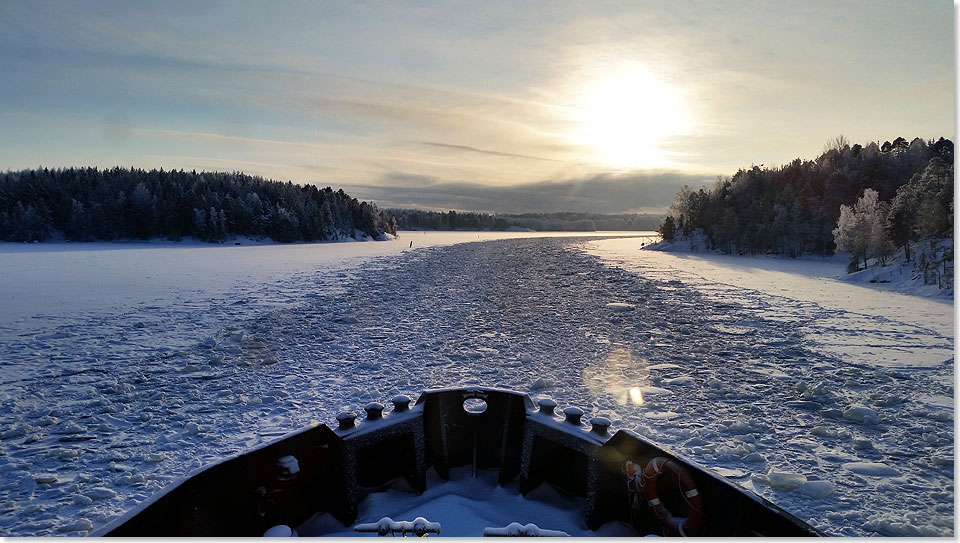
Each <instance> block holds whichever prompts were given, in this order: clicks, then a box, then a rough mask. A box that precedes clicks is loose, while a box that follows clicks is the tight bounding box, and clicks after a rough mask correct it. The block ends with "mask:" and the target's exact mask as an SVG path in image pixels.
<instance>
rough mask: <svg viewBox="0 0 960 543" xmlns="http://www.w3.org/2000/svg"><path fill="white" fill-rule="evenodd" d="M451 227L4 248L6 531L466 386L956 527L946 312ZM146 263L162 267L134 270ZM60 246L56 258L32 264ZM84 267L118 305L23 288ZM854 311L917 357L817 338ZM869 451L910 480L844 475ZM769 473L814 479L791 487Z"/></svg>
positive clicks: (905, 528) (846, 512)
mask: <svg viewBox="0 0 960 543" xmlns="http://www.w3.org/2000/svg"><path fill="white" fill-rule="evenodd" d="M477 235H478V234H475V233H474V234H454V235H451V237H448V238H444V239H446V240H452V239H453V237H452V236H460V239H459V240H460V241H476V239H475V237H476V236H477ZM418 236H423V237H422V238H420V237H418ZM431 236H438V237H439V238H443V236H442V235H438V234H420V233H403V234H402V235H401V237H400V239H399V240H396V241H393V242H384V243H376V244H374V243H369V244H331V245H323V246H317V245H312V246H311V245H295V246H281V247H279V248H278V247H275V246H267V247H254V248H249V247H236V248H233V247H213V248H209V247H208V248H206V249H205V250H197V249H192V248H178V247H172V248H168V247H165V246H161V247H150V248H149V249H147V250H148V251H159V252H161V253H164V252H165V253H166V254H165V255H154V254H150V255H143V256H142V259H141V258H140V257H137V258H133V257H131V256H130V255H128V254H126V253H127V251H126V250H124V251H109V250H108V251H101V252H100V253H98V254H97V255H96V256H95V257H94V256H89V257H88V258H91V259H96V260H99V261H100V262H101V264H100V265H101V266H102V267H103V268H104V269H107V270H110V269H115V270H117V275H118V280H122V281H126V283H123V286H122V287H118V288H116V289H113V290H111V287H110V285H100V284H99V283H98V282H97V281H95V280H93V279H95V278H93V279H91V278H87V279H84V278H85V277H86V276H85V275H84V273H91V270H95V269H96V266H94V265H93V264H91V261H90V260H88V261H86V262H84V260H83V258H84V257H83V256H82V255H80V256H78V255H76V254H72V253H73V252H75V251H71V250H64V251H62V252H63V253H64V254H63V255H61V257H62V258H69V259H79V262H75V263H74V264H75V265H69V266H68V265H67V264H65V261H64V260H58V259H57V258H56V257H50V256H44V255H45V254H49V253H56V252H57V250H52V251H47V252H44V251H40V250H39V249H37V248H35V246H16V247H17V250H9V249H7V248H3V249H0V251H4V252H3V254H0V273H2V272H7V271H10V272H12V273H14V274H18V273H19V275H6V274H4V275H2V276H3V277H4V278H5V279H4V282H3V285H2V286H0V288H2V290H0V292H2V293H3V296H4V298H3V299H5V300H6V299H8V298H7V297H8V296H10V295H12V299H13V300H15V301H17V300H19V302H18V304H19V305H17V306H16V307H17V308H19V309H17V311H18V313H17V317H16V318H13V319H10V320H8V321H4V323H3V325H2V327H0V352H2V353H3V356H4V365H3V366H2V370H0V372H2V373H0V381H2V382H4V383H5V384H4V387H3V388H2V389H0V485H2V486H0V534H3V535H48V534H63V535H71V534H83V533H86V532H87V531H88V530H89V529H91V528H92V527H94V526H100V525H102V524H103V523H105V522H106V521H107V520H108V519H110V518H112V517H113V516H115V515H117V514H119V513H121V512H122V511H125V510H127V509H129V508H131V507H133V506H134V505H135V504H137V503H139V502H141V501H143V500H144V499H146V498H147V497H148V496H149V495H150V494H152V493H154V492H156V491H157V490H159V489H160V488H162V487H163V486H164V485H165V484H167V483H168V482H170V481H172V480H175V478H176V477H178V476H180V475H183V474H185V473H187V472H189V471H191V470H192V469H194V468H196V467H198V466H200V465H203V464H207V463H210V462H212V461H214V460H217V459H220V458H223V457H225V456H228V455H230V454H233V453H236V452H239V451H241V450H244V449H247V448H249V447H251V446H253V445H255V444H256V443H259V442H262V441H265V440H268V439H271V438H274V437H276V436H280V435H283V434H285V433H288V432H290V431H291V430H293V429H296V428H299V427H301V426H304V425H307V424H309V423H310V422H311V421H313V420H318V421H321V422H327V423H332V422H333V421H334V416H335V414H336V413H337V412H338V411H341V410H343V409H345V408H349V409H351V410H357V409H359V408H360V407H361V406H362V405H364V404H365V403H367V402H369V401H383V400H384V399H386V398H389V397H391V396H393V395H394V394H397V393H406V394H408V395H411V396H414V397H415V396H416V395H417V394H418V393H419V392H420V391H421V390H423V389H425V388H428V387H438V386H455V385H465V384H483V385H489V386H501V387H509V388H515V389H518V390H521V391H525V392H529V393H530V394H531V395H532V396H534V397H537V396H540V395H550V396H552V397H553V398H554V399H556V400H557V401H558V402H559V403H560V409H562V408H563V407H566V406H570V405H576V406H579V407H581V408H583V409H584V410H585V411H586V412H587V415H586V417H585V418H589V417H590V416H594V415H597V414H601V415H604V416H607V417H608V418H610V419H611V420H613V422H614V427H615V428H618V427H619V428H630V429H635V430H637V431H638V432H640V433H643V434H645V435H649V436H651V437H653V438H654V439H655V440H658V441H660V442H661V443H663V444H665V445H667V446H669V447H671V448H673V449H674V450H677V451H678V452H680V453H681V454H684V455H686V456H688V457H690V458H691V459H692V460H694V461H697V462H701V463H703V464H705V465H708V466H711V467H718V468H722V469H723V470H725V471H724V472H725V473H728V474H730V475H729V476H730V477H731V479H732V480H733V481H735V482H737V483H739V484H741V485H743V486H745V487H747V488H751V489H753V490H755V491H756V492H758V493H761V494H763V495H764V496H765V497H768V498H770V499H772V500H773V501H774V502H776V503H778V504H780V505H782V506H784V507H786V508H787V509H789V510H791V511H792V512H794V513H796V514H798V515H799V516H800V517H801V518H804V519H808V520H809V521H810V522H812V523H813V524H815V525H816V526H818V527H819V528H821V529H823V530H825V531H826V532H828V533H830V534H833V535H869V534H873V533H883V534H900V535H915V534H938V535H952V534H953V519H954V510H953V496H954V488H953V462H952V458H953V407H952V405H953V404H952V401H945V399H946V398H952V395H953V355H952V342H953V337H952V305H949V304H943V303H942V302H935V301H934V302H931V301H930V300H923V299H919V298H909V297H904V298H903V299H898V300H894V299H893V298H891V297H890V295H889V294H884V296H885V297H886V299H884V297H877V299H875V300H874V299H871V298H869V294H870V293H872V292H874V291H872V289H859V290H858V292H857V294H856V295H855V296H853V298H852V299H849V300H848V301H849V302H851V304H853V303H856V304H857V305H850V307H852V308H853V310H852V311H851V310H850V307H846V306H844V300H843V299H842V298H840V296H843V297H846V298H850V295H849V290H848V289H854V288H857V287H852V286H850V285H842V289H838V290H836V291H835V292H832V291H829V289H830V288H832V285H833V282H832V281H828V280H826V279H818V278H817V277H819V276H822V275H824V274H823V273H822V268H820V269H821V272H820V275H817V274H814V275H813V277H812V278H811V274H810V273H809V271H810V270H808V271H807V273H806V274H797V273H793V274H788V273H783V272H782V271H781V272H775V271H771V270H770V267H771V266H772V267H776V266H786V265H788V264H790V263H789V262H783V263H780V264H777V263H776V262H774V263H773V264H771V263H769V262H763V263H756V262H755V263H751V262H750V261H749V260H740V261H737V260H734V261H731V262H729V263H728V262H722V261H717V260H710V259H704V258H698V257H681V258H678V257H676V256H675V255H663V254H662V253H656V252H650V251H644V252H642V253H641V252H640V251H636V250H629V251H628V250H626V249H623V252H622V254H621V253H618V251H620V250H621V249H622V248H623V247H625V246H627V245H628V244H622V243H619V242H613V241H611V242H606V241H604V242H589V241H587V240H572V239H563V238H543V237H539V238H536V237H533V238H531V237H529V236H530V235H526V236H519V235H517V236H515V237H516V238H521V239H511V240H503V241H492V242H488V243H479V244H477V243H468V244H459V245H452V246H433V247H428V248H422V249H417V247H418V246H419V247H424V246H425V245H427V244H428V243H429V241H428V240H429V239H430V238H431ZM507 236H509V234H507ZM411 239H412V240H413V241H414V249H417V250H413V251H410V250H408V245H409V241H410V240H411ZM438 243H443V241H442V240H440V241H439V242H438ZM355 245H359V246H363V248H362V250H361V248H355V247H353V246H355ZM636 245H639V242H637V243H636ZM20 247H23V249H21V248H20ZM327 247H334V248H339V247H348V248H350V250H351V251H361V252H362V251H369V252H368V253H364V254H361V255H358V256H343V257H342V258H339V257H336V256H335V255H334V256H325V255H324V254H323V252H322V251H324V250H326V248H327ZM374 247H379V248H377V249H374ZM138 250H139V249H135V250H134V251H138ZM32 251H36V253H34V252H32ZM178 251H183V252H178ZM188 251H193V252H188ZM231 251H244V252H243V254H242V256H236V257H232V256H228V253H229V252H231ZM260 251H264V252H260ZM300 251H302V253H301V252H300ZM378 251H380V252H383V253H392V254H387V255H385V256H381V257H379V258H374V257H375V255H376V254H377V252H378ZM585 251H586V252H585ZM80 252H83V251H80ZM295 253H296V254H295ZM589 253H595V254H589ZM597 253H602V256H603V259H602V260H601V259H599V258H598V256H596V254H597ZM22 255H26V258H20V257H21V256H22ZM618 255H619V256H618ZM668 256H669V257H671V258H674V259H676V262H680V263H681V264H683V263H685V264H686V266H685V267H684V266H682V265H680V264H675V263H671V261H669V260H667V259H666V257H668ZM186 258H192V259H195V260H196V261H197V262H196V263H195V266H196V269H197V270H203V271H202V275H200V274H201V272H197V273H198V275H193V273H194V272H192V271H191V268H190V266H186V265H184V264H182V259H186ZM337 258H339V260H337ZM143 260H146V261H148V262H150V263H151V265H152V266H155V268H149V269H151V270H154V269H155V270H156V272H155V273H151V275H152V278H151V280H145V279H143V278H142V277H137V276H136V275H137V274H138V273H143V272H142V271H138V270H142V269H144V268H137V267H136V266H137V265H138V264H136V263H137V262H141V261H143ZM41 261H42V265H43V266H47V267H48V268H50V267H52V268H54V269H53V270H52V271H51V270H50V269H47V268H44V269H37V270H35V271H34V273H30V272H29V271H28V270H24V269H23V268H28V267H32V266H36V265H38V262H41ZM361 264H362V266H361ZM815 264H816V263H806V264H804V263H800V265H802V266H814V267H816V266H815ZM125 266H126V267H127V269H128V273H129V274H130V275H132V276H133V277H129V278H124V277H123V273H122V272H121V271H120V270H122V269H123V268H124V267H125ZM760 266H763V268H761V267H760ZM66 267H69V268H70V269H73V270H78V273H79V276H78V277H77V278H74V279H69V280H66V279H65V281H71V280H72V281H73V282H74V283H73V286H74V287H76V286H77V285H81V286H82V284H83V283H84V281H87V282H89V283H90V284H92V285H94V288H95V289H98V290H96V292H101V293H104V296H105V297H106V299H105V300H104V301H103V303H102V304H100V303H99V302H97V301H96V299H95V297H92V298H90V299H87V300H86V301H81V302H74V303H72V305H71V304H68V305H66V306H65V307H64V308H63V309H60V310H58V308H57V307H56V305H55V303H54V302H55V301H56V297H50V300H48V301H41V302H42V303H41V305H39V306H37V307H38V309H35V310H31V309H30V307H31V306H30V304H29V303H26V304H23V303H22V302H23V300H24V299H27V300H29V298H30V292H31V291H32V292H34V293H37V292H38V291H42V288H43V287H42V285H39V284H37V283H34V282H32V281H33V279H31V277H37V278H38V279H37V280H42V279H44V278H46V279H51V280H57V278H58V277H59V275H58V274H60V273H61V272H62V270H63V269H64V268H66ZM84 270H86V271H84ZM840 271H841V272H842V270H840ZM188 273H190V274H191V275H187V274H188ZM211 273H213V274H216V277H215V278H210V277H209V275H210V274H211ZM777 274H779V275H777ZM731 276H736V277H739V279H738V280H737V281H739V283H738V282H737V281H734V280H732V279H731ZM8 277H16V278H19V279H18V281H20V283H14V282H13V280H10V279H7V278H8ZM88 279H89V280H88ZM805 281H806V283H805ZM811 281H813V282H814V283H815V284H816V286H815V287H814V286H811V283H810V282H811ZM140 287H143V289H144V292H140V291H139V290H137V288H140ZM783 288H786V290H780V289H783ZM127 289H131V290H129V291H128V290H127ZM822 289H826V290H825V291H824V292H823V293H821V292H820V290H822ZM66 290H67V291H70V289H66ZM73 290H74V291H78V290H79V289H77V288H74V289H73ZM18 296H19V297H18ZM80 296H81V297H82V296H83V295H82V294H81V295H80ZM124 297H129V298H130V299H129V300H124ZM894 302H896V303H898V304H900V306H899V307H900V308H899V309H897V310H893V309H890V304H891V303H894ZM927 303H934V304H935V305H932V306H926V305H924V304H927ZM608 304H626V305H628V306H632V309H630V310H622V309H613V308H623V307H626V306H624V305H616V306H613V307H612V308H611V307H610V306H608ZM870 304H873V305H872V306H871V305H870ZM884 304H886V305H884ZM936 304H938V305H936ZM945 312H947V313H949V314H948V315H944V313H945ZM871 319H872V320H871ZM848 322H849V323H851V326H859V324H862V323H863V322H878V323H884V324H885V326H887V329H888V330H889V331H890V332H891V333H894V334H896V333H899V334H903V337H904V344H905V345H906V346H907V347H905V352H904V353H898V354H897V355H896V357H895V359H892V358H891V357H890V355H884V354H883V351H885V350H887V347H884V346H882V345H880V344H876V345H875V346H873V347H872V349H873V350H874V351H875V352H874V353H865V351H866V350H868V349H857V348H850V349H849V352H850V354H849V355H848V354H847V353H846V352H845V351H839V350H837V349H836V348H835V343H837V342H836V341H834V340H833V339H831V341H829V342H828V341H824V340H823V338H824V337H830V338H836V337H840V338H844V337H846V341H845V342H842V343H843V344H845V345H847V344H853V345H854V346H856V345H857V342H858V341H860V342H861V343H866V342H870V343H871V344H873V341H874V339H873V338H864V337H862V334H863V333H865V332H863V330H866V329H867V327H864V328H863V330H861V329H860V328H857V329H854V330H855V331H853V332H850V331H847V329H845V328H844V326H845V323H848ZM858 323H859V324H858ZM947 324H949V325H950V326H949V327H948V326H946V325H947ZM877 352H879V353H881V354H880V355H877ZM930 358H934V359H936V360H938V362H935V361H931V360H929V359H930ZM856 407H863V408H866V409H869V410H871V411H872V412H874V413H875V414H876V417H875V419H876V420H873V418H871V417H870V416H869V412H867V411H863V410H860V409H855V410H854V411H851V408H856ZM846 412H850V416H847V417H845V416H844V413H846ZM855 414H861V415H864V416H861V417H860V420H859V421H858V420H855V419H856V417H854V418H851V417H853V416H854V415H855ZM867 421H869V422H867ZM858 463H859V464H867V463H876V464H883V465H885V466H889V467H890V468H892V469H895V470H896V471H897V472H898V473H899V475H898V476H884V477H877V476H871V475H864V474H862V473H857V472H856V471H853V470H850V469H847V468H845V467H844V466H845V465H855V464H858ZM861 471H862V470H861ZM769 473H794V474H798V475H800V476H803V477H804V481H805V482H804V483H802V484H800V485H799V486H797V487H795V488H793V489H792V490H787V489H785V488H779V487H776V485H773V486H771V485H770V484H768V483H769V477H768V475H767V474H769ZM798 480H799V477H798ZM777 481H779V479H777ZM818 481H823V482H820V483H818ZM824 482H825V483H824ZM826 483H829V484H826ZM106 491H110V492H106ZM112 493H115V494H112ZM904 507H907V509H908V511H907V512H906V513H904V512H903V509H904ZM378 518H379V517H378ZM394 518H397V517H394ZM374 520H377V519H374ZM431 520H432V519H431ZM517 520H518V521H523V522H527V520H525V519H517ZM540 526H541V527H546V528H550V527H551V526H549V525H548V524H545V523H541V524H540Z"/></svg>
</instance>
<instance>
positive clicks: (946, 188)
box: [657, 136, 954, 282]
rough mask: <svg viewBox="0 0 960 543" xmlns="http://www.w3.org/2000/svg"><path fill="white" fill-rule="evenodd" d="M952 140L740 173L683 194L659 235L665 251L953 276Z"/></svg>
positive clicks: (878, 147)
mask: <svg viewBox="0 0 960 543" xmlns="http://www.w3.org/2000/svg"><path fill="white" fill-rule="evenodd" d="M953 153H954V150H953V142H952V141H950V140H948V139H944V138H940V139H938V140H936V141H933V140H930V141H924V140H922V139H920V138H915V139H913V140H912V141H907V140H906V139H904V138H896V139H895V140H893V141H892V142H890V141H887V142H884V143H883V144H878V143H875V142H874V143H869V144H868V145H866V146H862V145H860V144H855V145H850V143H849V142H848V141H847V139H846V138H845V137H843V136H840V137H837V138H834V139H833V140H831V141H830V142H828V143H827V145H826V146H825V148H824V151H823V153H822V154H821V155H820V156H819V157H817V158H816V159H814V160H801V159H799V158H797V159H796V160H794V161H793V162H791V163H789V164H787V165H784V166H780V167H776V168H769V167H766V168H765V167H763V166H762V165H761V166H753V167H752V168H750V169H748V170H747V169H741V170H740V171H738V172H737V173H736V174H734V176H733V177H732V178H726V179H722V178H718V179H717V182H716V184H715V185H714V187H713V188H712V189H707V190H704V189H700V190H698V191H694V190H692V189H690V188H689V187H684V188H683V189H682V190H681V191H680V192H679V193H677V195H676V199H675V201H674V204H673V205H672V206H671V207H670V210H669V212H668V213H667V215H666V217H665V218H664V220H663V222H662V223H661V224H660V226H659V228H658V229H657V230H658V231H659V232H660V234H661V236H662V237H663V240H664V243H666V244H669V243H678V242H682V243H687V244H688V245H689V246H690V248H692V249H694V250H713V251H719V252H722V253H732V254H779V255H786V256H791V257H800V256H803V255H806V254H814V255H824V256H827V255H832V254H834V253H835V252H838V251H839V252H846V253H849V254H850V266H849V268H848V271H850V272H854V271H857V270H859V269H861V265H862V267H863V268H866V267H867V266H868V265H869V264H870V263H874V264H878V265H885V264H886V263H887V261H888V260H889V259H891V258H892V257H893V256H895V254H896V255H899V257H901V258H903V259H904V260H906V261H911V260H915V261H916V262H917V268H918V270H919V271H920V272H922V273H924V274H927V273H931V270H937V269H940V270H941V272H939V273H941V274H942V275H949V278H950V281H951V282H952V276H953V272H952V269H953V244H952V240H953Z"/></svg>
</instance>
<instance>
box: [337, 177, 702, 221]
mask: <svg viewBox="0 0 960 543" xmlns="http://www.w3.org/2000/svg"><path fill="white" fill-rule="evenodd" d="M382 181H383V184H382V185H353V186H351V187H350V190H351V191H352V193H356V195H357V197H358V198H360V197H362V198H363V199H367V200H372V201H374V202H376V203H377V205H379V206H381V207H421V208H428V209H438V210H446V209H458V210H466V211H501V212H511V213H523V212H549V211H578V212H586V213H625V212H633V211H640V212H644V211H645V212H662V211H663V210H665V209H666V208H667V207H668V206H669V205H670V204H671V203H673V198H674V195H675V194H676V192H677V191H678V190H679V189H680V188H681V187H682V186H683V185H690V186H691V187H693V188H700V187H702V186H709V185H712V184H713V182H714V178H710V177H705V176H699V175H690V174H683V173H678V172H646V173H635V174H631V175H620V176H617V175H610V174H604V175H596V176H593V177H589V178H583V179H568V180H564V181H558V182H540V183H530V184H525V185H514V186H501V187H492V186H489V185H482V184H477V183H443V182H440V181H438V180H436V179H429V178H423V177H421V176H413V175H410V174H407V173H402V172H393V173H390V174H388V175H386V176H385V177H384V179H383V180H382Z"/></svg>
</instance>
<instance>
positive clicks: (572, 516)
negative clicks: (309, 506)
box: [296, 468, 638, 537]
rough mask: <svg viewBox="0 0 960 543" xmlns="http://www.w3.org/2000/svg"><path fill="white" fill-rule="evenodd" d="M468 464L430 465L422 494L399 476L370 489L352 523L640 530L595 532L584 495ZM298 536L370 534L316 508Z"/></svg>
mask: <svg viewBox="0 0 960 543" xmlns="http://www.w3.org/2000/svg"><path fill="white" fill-rule="evenodd" d="M470 471H471V470H470V469H469V468H458V469H454V470H451V473H450V481H448V482H447V481H444V480H443V479H441V478H440V477H439V476H438V475H437V474H436V472H435V471H434V470H433V469H431V470H429V471H428V472H427V490H426V492H424V493H423V494H419V495H418V494H417V492H416V491H415V490H414V489H412V488H410V487H409V486H407V485H406V484H405V483H404V482H403V480H402V479H401V480H398V481H397V482H395V483H394V484H393V485H392V486H391V487H390V488H388V489H387V490H384V491H381V492H374V493H371V494H369V495H368V496H367V497H366V499H364V501H362V502H360V506H359V509H358V511H357V520H356V522H355V523H354V524H362V523H375V522H377V521H379V520H380V519H381V518H383V517H390V518H391V519H393V520H394V521H401V520H403V521H410V520H413V519H414V518H416V517H424V518H426V519H427V520H428V521H431V522H439V523H440V526H441V530H440V535H441V536H443V537H480V536H482V535H483V530H484V528H503V527H505V526H507V525H509V524H510V523H513V522H517V523H519V524H524V525H526V524H531V523H532V524H536V525H537V526H538V527H539V528H541V529H544V530H559V531H561V532H566V533H567V534H569V535H570V536H573V537H616V536H632V537H636V536H637V535H638V534H637V532H636V531H635V530H633V529H632V528H631V527H630V526H629V525H627V524H624V523H622V522H608V523H607V524H604V525H603V526H601V527H600V529H599V530H597V531H596V532H594V531H591V530H590V529H589V528H587V522H586V517H585V516H584V512H583V511H584V500H583V499H582V498H577V497H576V496H572V495H570V494H567V493H566V492H563V491H561V490H558V489H555V488H553V487H551V486H550V485H549V484H542V485H540V486H538V487H537V488H535V489H534V490H532V491H530V492H528V493H527V495H526V497H524V496H522V495H520V494H519V492H518V488H517V481H516V480H514V481H513V482H512V483H511V484H508V485H506V486H499V485H498V484H497V473H496V471H483V470H480V471H478V473H477V477H476V478H474V477H473V476H472V474H471V473H470ZM296 529H297V533H298V534H300V535H301V536H306V537H316V536H328V537H355V536H361V537H369V536H370V534H365V533H357V532H355V531H354V530H353V527H345V526H343V525H342V524H340V522H339V521H337V520H336V519H334V518H333V517H332V516H331V515H330V514H318V515H315V516H314V517H313V518H311V519H310V520H308V521H307V522H305V523H304V524H302V525H301V526H298V527H297V528H296Z"/></svg>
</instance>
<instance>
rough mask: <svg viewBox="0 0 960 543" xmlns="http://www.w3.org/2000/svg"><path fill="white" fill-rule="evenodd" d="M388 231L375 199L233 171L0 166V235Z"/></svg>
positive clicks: (282, 235) (208, 237)
mask: <svg viewBox="0 0 960 543" xmlns="http://www.w3.org/2000/svg"><path fill="white" fill-rule="evenodd" d="M356 230H360V231H362V232H364V233H365V234H367V235H368V236H371V237H374V238H375V237H378V236H380V235H382V234H384V233H391V234H396V232H397V226H396V222H395V221H394V220H393V219H392V218H391V217H390V215H389V214H386V213H383V212H382V211H380V210H379V209H377V206H376V205H374V204H371V203H367V202H359V201H357V199H356V198H351V197H350V196H349V195H347V194H345V193H344V192H343V190H337V191H334V190H333V189H331V188H330V187H327V188H325V189H319V188H317V187H316V186H314V185H295V184H293V183H291V182H287V183H281V182H279V181H271V180H267V179H264V178H262V177H254V176H249V175H245V174H243V173H240V172H233V173H226V172H200V173H197V172H196V171H191V172H186V171H183V170H179V171H178V170H171V171H163V169H160V170H150V171H145V170H141V169H136V168H134V169H125V168H119V167H118V168H113V169H109V170H100V169H97V168H66V169H53V170H51V169H47V168H42V169H31V170H22V171H16V172H5V173H0V240H3V241H45V240H47V239H51V238H58V237H60V236H62V237H63V238H65V239H67V240H71V241H92V240H105V241H108V240H117V239H150V238H158V237H162V238H167V239H171V240H179V239H181V238H183V237H187V236H191V237H194V238H196V239H201V240H205V241H210V242H218V241H223V240H225V239H226V238H227V237H229V236H250V237H254V238H263V237H269V238H271V239H273V240H274V241H280V242H291V241H299V240H304V241H318V240H336V239H343V238H347V237H351V236H353V235H354V233H355V232H356Z"/></svg>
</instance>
